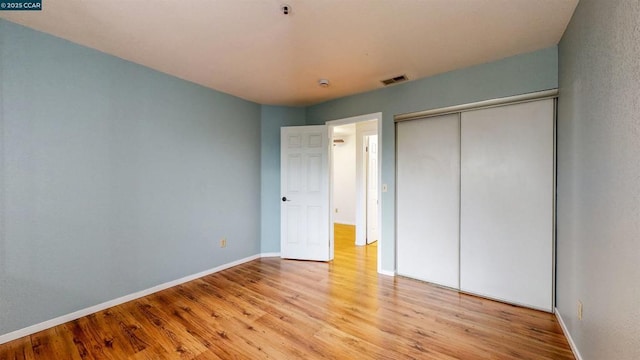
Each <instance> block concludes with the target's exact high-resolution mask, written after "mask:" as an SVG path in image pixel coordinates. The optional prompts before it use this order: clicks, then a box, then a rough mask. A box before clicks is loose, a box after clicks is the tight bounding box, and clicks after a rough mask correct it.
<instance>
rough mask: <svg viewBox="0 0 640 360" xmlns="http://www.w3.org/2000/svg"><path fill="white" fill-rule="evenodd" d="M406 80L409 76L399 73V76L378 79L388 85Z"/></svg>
mask: <svg viewBox="0 0 640 360" xmlns="http://www.w3.org/2000/svg"><path fill="white" fill-rule="evenodd" d="M407 80H409V78H407V75H400V76H396V77H392V78H390V79H386V80H380V82H381V83H382V84H383V85H384V86H389V85H391V84H396V83H399V82H403V81H407Z"/></svg>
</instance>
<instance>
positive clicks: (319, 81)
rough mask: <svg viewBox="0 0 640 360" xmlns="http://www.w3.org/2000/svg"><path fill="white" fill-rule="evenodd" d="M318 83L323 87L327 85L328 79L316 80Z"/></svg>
mask: <svg viewBox="0 0 640 360" xmlns="http://www.w3.org/2000/svg"><path fill="white" fill-rule="evenodd" d="M318 85H320V87H323V88H326V87H329V80H327V79H320V80H318Z"/></svg>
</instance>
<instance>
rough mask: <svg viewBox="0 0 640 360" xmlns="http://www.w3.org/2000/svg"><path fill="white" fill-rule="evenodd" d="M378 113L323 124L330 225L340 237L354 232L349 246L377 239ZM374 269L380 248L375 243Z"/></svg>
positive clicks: (378, 224) (378, 187) (378, 189)
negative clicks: (326, 142) (327, 140)
mask: <svg viewBox="0 0 640 360" xmlns="http://www.w3.org/2000/svg"><path fill="white" fill-rule="evenodd" d="M380 118H381V114H380V113H377V114H370V115H363V116H358V117H353V118H348V119H341V120H335V121H329V122H327V125H328V131H329V135H330V139H331V141H330V151H329V159H330V160H329V162H330V166H329V169H330V191H329V194H330V206H329V209H330V216H329V217H330V224H331V230H332V231H330V237H331V244H332V247H333V244H335V242H334V241H335V240H337V239H335V238H334V235H335V234H334V231H333V229H334V224H338V225H336V226H339V228H338V229H339V230H340V231H341V232H342V233H343V234H344V230H345V229H346V230H347V232H353V233H355V236H354V239H353V243H352V246H354V245H355V246H359V247H362V246H365V245H367V244H372V243H374V242H376V241H379V240H381V239H380V201H379V199H380V162H379V158H380V146H379V144H380V134H379V129H378V128H379V126H380V121H379V120H378V119H380ZM376 245H377V246H375V248H377V250H376V252H377V253H378V261H377V262H378V269H380V256H379V251H380V246H379V244H376Z"/></svg>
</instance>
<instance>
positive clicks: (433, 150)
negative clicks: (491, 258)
mask: <svg viewBox="0 0 640 360" xmlns="http://www.w3.org/2000/svg"><path fill="white" fill-rule="evenodd" d="M396 135H397V142H396V145H397V183H396V186H397V191H396V196H397V207H396V211H397V212H396V214H397V219H396V223H397V228H396V231H397V246H398V250H397V257H398V274H400V275H405V276H409V277H412V278H416V279H420V280H425V281H429V282H433V283H436V284H440V285H444V286H448V287H452V288H458V287H459V261H458V260H459V244H460V243H459V226H460V217H459V215H460V213H459V201H460V120H459V116H458V114H453V115H443V116H437V117H432V118H427V119H419V120H412V121H405V122H400V123H398V125H397V131H396Z"/></svg>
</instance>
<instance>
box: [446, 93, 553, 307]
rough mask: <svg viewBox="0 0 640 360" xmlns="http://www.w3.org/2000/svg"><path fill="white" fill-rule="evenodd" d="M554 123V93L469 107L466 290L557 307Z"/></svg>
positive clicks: (463, 242)
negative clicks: (548, 96) (524, 100)
mask: <svg viewBox="0 0 640 360" xmlns="http://www.w3.org/2000/svg"><path fill="white" fill-rule="evenodd" d="M553 129H554V101H553V100H552V99H550V100H542V101H535V102H528V103H522V104H516V105H508V106H501V107H495V108H489V109H482V110H475V111H469V112H464V113H462V115H461V154H460V155H461V195H460V196H461V202H460V214H461V215H460V288H461V290H463V291H466V292H470V293H475V294H478V295H484V296H487V297H491V298H495V299H500V300H504V301H507V302H511V303H516V304H521V305H525V306H529V307H533V308H538V309H543V310H547V311H551V310H552V304H553V298H552V297H553V292H552V289H553V196H554V195H553V187H554V144H553V139H554V135H553ZM456 264H457V262H456ZM447 271H448V270H447Z"/></svg>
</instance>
